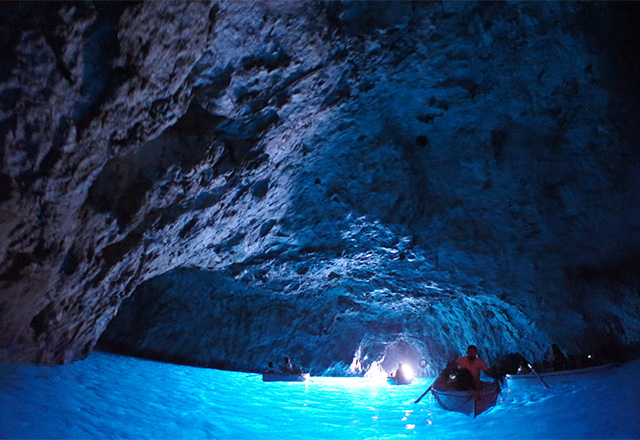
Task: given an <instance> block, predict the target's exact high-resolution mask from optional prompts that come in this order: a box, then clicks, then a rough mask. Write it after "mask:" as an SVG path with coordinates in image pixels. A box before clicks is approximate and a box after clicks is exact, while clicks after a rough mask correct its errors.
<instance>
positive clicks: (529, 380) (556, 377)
mask: <svg viewBox="0 0 640 440" xmlns="http://www.w3.org/2000/svg"><path fill="white" fill-rule="evenodd" d="M615 366H616V364H606V365H599V366H596V367H588V368H579V369H575V370H562V371H551V372H548V373H538V375H535V374H533V373H530V374H507V375H506V381H507V387H508V388H510V389H514V388H518V387H528V386H535V385H538V384H539V385H541V386H544V384H543V381H544V383H546V384H547V385H549V386H553V385H560V384H563V383H569V382H573V381H575V380H584V379H587V378H589V377H595V376H597V375H598V374H600V373H602V372H604V371H606V370H609V369H611V368H613V367H615ZM538 376H539V377H538ZM541 379H542V380H541Z"/></svg>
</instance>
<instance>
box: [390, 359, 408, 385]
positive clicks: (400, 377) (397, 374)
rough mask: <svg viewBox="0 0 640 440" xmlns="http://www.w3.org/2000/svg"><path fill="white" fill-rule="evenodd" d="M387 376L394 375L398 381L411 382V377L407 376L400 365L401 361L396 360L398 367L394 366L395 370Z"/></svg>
mask: <svg viewBox="0 0 640 440" xmlns="http://www.w3.org/2000/svg"><path fill="white" fill-rule="evenodd" d="M389 377H395V378H396V380H397V381H398V383H408V382H411V379H410V378H409V377H407V372H406V371H405V370H404V368H403V366H402V362H398V368H396V371H394V372H392V373H391V374H390V375H389Z"/></svg>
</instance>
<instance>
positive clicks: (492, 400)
mask: <svg viewBox="0 0 640 440" xmlns="http://www.w3.org/2000/svg"><path fill="white" fill-rule="evenodd" d="M482 385H483V387H482V389H481V390H478V391H475V390H468V391H454V390H448V389H443V388H445V387H438V386H437V385H436V384H434V387H433V388H432V389H431V393H432V394H433V396H434V397H435V399H436V402H438V404H439V405H440V406H441V407H442V408H443V409H445V410H447V411H454V412H459V413H462V414H466V415H468V416H472V417H476V416H478V415H480V414H482V413H483V412H485V411H487V410H488V409H490V408H492V407H493V406H495V405H496V403H497V402H498V396H499V395H500V385H498V383H497V382H493V383H492V382H482Z"/></svg>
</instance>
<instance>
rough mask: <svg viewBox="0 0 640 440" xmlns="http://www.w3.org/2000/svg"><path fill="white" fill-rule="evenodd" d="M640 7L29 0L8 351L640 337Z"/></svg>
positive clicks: (46, 354)
mask: <svg viewBox="0 0 640 440" xmlns="http://www.w3.org/2000/svg"><path fill="white" fill-rule="evenodd" d="M639 10H640V8H638V6H636V5H634V4H632V3H609V4H607V3H564V2H558V3H551V2H541V3H538V2H521V3H519V2H513V3H503V2H500V3H497V2H477V3H476V2H443V3H437V2H415V3H413V2H326V3H322V2H288V1H284V2H249V1H246V2H245V1H241V2H237V1H221V2H143V3H127V2H125V3H111V2H105V3H101V2H96V3H81V4H76V3H73V4H72V3H50V4H49V3H47V4H44V5H43V6H42V7H38V6H37V4H36V3H28V2H25V3H14V4H10V7H8V8H7V14H6V15H5V17H4V18H3V20H2V22H1V25H0V38H1V39H2V42H3V45H2V46H3V47H4V48H5V49H3V53H2V73H1V74H0V96H2V102H1V104H0V105H1V108H0V139H2V140H3V147H2V156H1V159H2V169H1V170H0V190H1V192H0V246H1V247H0V318H1V319H0V357H1V358H4V359H16V360H25V361H37V362H50V363H61V362H67V361H71V360H74V359H77V358H81V357H84V356H86V355H87V354H88V353H89V352H90V351H91V350H92V348H93V347H94V346H95V344H96V342H97V340H98V338H100V336H101V335H102V339H101V345H102V346H103V347H105V348H109V349H113V350H120V351H124V352H127V353H132V354H138V355H144V356H151V357H155V358H159V359H168V360H172V361H178V362H185V363H191V364H197V365H208V366H215V367H218V368H230V369H239V370H245V371H259V370H260V369H261V368H262V366H263V365H264V363H265V362H266V361H267V360H277V359H278V358H279V357H281V356H283V355H290V356H291V357H293V358H294V360H295V361H297V362H298V363H301V364H303V365H304V366H307V367H308V368H310V369H311V371H312V372H314V373H316V374H320V373H326V374H349V373H353V374H360V373H362V372H364V371H366V370H368V369H369V367H370V366H372V365H374V363H381V365H382V366H383V368H391V367H392V366H393V365H394V364H395V362H396V361H398V360H401V359H407V358H408V359H410V361H411V362H412V363H413V364H417V363H418V361H419V360H420V359H423V358H424V359H426V360H427V361H428V364H429V366H428V367H427V369H428V370H429V369H430V370H432V371H431V372H434V371H435V370H436V369H437V368H438V366H440V365H442V364H443V363H444V362H446V361H447V360H448V359H449V358H450V357H451V356H452V355H453V354H456V353H459V352H460V351H461V350H463V349H464V348H465V347H466V345H467V344H469V343H475V344H476V345H478V346H479V347H480V349H481V353H484V354H485V357H487V358H488V359H489V360H497V359H499V358H500V357H502V356H505V355H506V354H508V353H513V352H521V353H523V354H524V355H525V356H528V357H531V358H535V359H539V358H541V357H542V356H543V355H544V352H545V350H546V349H547V348H548V346H549V345H550V344H551V342H556V343H559V344H560V345H562V346H563V347H565V348H566V349H567V350H568V351H570V352H581V351H582V352H584V351H587V350H593V349H596V348H601V347H603V346H606V345H610V344H622V345H625V346H634V345H636V344H638V342H639V337H640V323H639V322H638V320H637V316H639V312H640V296H639V294H638V288H639V287H640V279H639V278H638V271H637V268H638V265H639V264H640V210H639V208H640V181H639V179H638V169H639V166H640V146H639V145H638V143H639V141H638V139H640V136H639V135H640V133H639V131H640V130H639V128H638V127H640V125H639V124H638V114H640V113H639V112H638V110H639V105H638V104H639V100H638V98H639V96H640V93H639V89H638V84H637V82H636V81H635V78H637V76H638V74H640V63H639V62H638V56H637V51H636V48H637V46H636V45H637V43H638V42H639V39H638V37H637V36H636V33H635V31H634V29H635V28H634V23H636V20H637V19H638V18H640V15H639ZM116 314H117V316H116ZM114 316H115V318H114ZM110 322H111V324H110V325H109V326H108V329H107V330H106V332H105V329H106V328H107V325H108V324H109V323H110ZM103 332H104V334H103Z"/></svg>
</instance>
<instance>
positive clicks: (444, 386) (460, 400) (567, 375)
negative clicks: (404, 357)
mask: <svg viewBox="0 0 640 440" xmlns="http://www.w3.org/2000/svg"><path fill="white" fill-rule="evenodd" d="M614 366H616V364H613V363H611V364H605V365H599V366H594V367H587V368H578V369H573V370H562V371H550V372H544V373H537V372H536V371H535V370H533V369H531V372H529V373H526V374H507V375H506V376H505V382H506V386H507V388H510V389H517V388H520V387H523V386H530V385H532V384H534V383H536V382H539V383H540V385H541V386H545V387H547V388H549V387H551V386H553V385H559V384H562V383H564V382H568V381H573V380H576V379H578V378H584V377H585V376H587V375H589V374H594V373H599V372H602V371H605V370H608V369H610V368H613V367H614ZM309 377H310V375H309V373H300V374H296V373H277V372H276V373H274V372H269V373H264V374H263V375H262V380H263V381H265V382H276V381H277V382H283V381H286V382H304V381H306V380H308V379H309ZM411 379H412V378H411ZM387 382H388V383H389V384H390V385H408V384H410V383H411V382H412V380H410V379H406V378H404V377H403V376H390V377H388V378H387ZM452 383H453V382H452V380H450V377H449V376H448V375H446V374H441V375H440V376H439V377H438V378H437V379H436V380H435V382H433V384H432V385H431V386H430V387H429V388H428V389H427V391H425V392H424V393H423V394H422V396H420V397H419V398H418V399H417V400H416V401H415V403H418V402H419V401H420V400H421V399H422V398H423V397H424V396H425V395H426V394H427V393H428V392H429V391H431V394H432V395H433V397H434V399H435V401H436V402H438V404H439V405H440V406H441V407H442V408H443V409H445V410H447V411H454V412H459V413H462V414H466V415H468V416H471V417H476V416H478V415H480V414H482V413H483V412H486V411H487V410H489V409H491V408H492V407H494V406H495V405H496V404H497V403H498V397H499V396H500V393H501V391H502V389H501V387H500V384H499V383H498V381H497V380H496V381H494V382H485V381H481V385H482V386H481V388H480V389H477V390H476V389H473V390H457V389H455V386H453V385H452Z"/></svg>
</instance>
